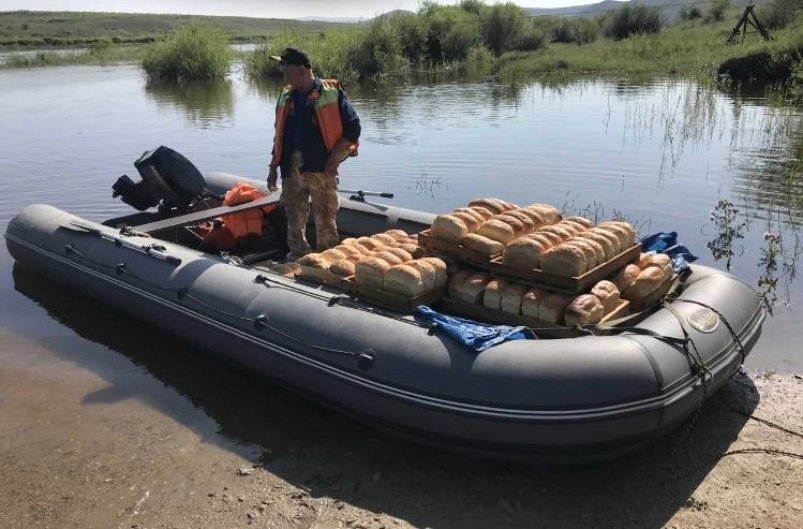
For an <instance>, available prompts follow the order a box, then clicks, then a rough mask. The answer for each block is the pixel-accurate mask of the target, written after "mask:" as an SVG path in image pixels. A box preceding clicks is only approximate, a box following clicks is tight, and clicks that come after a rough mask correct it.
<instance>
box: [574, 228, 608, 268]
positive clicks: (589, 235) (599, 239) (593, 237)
mask: <svg viewBox="0 0 803 529" xmlns="http://www.w3.org/2000/svg"><path fill="white" fill-rule="evenodd" d="M575 237H579V238H582V239H588V240H590V241H594V242H595V243H597V244H598V245H599V246H600V247H601V248H602V250H603V254H602V260H600V261H598V262H597V264H598V265H599V264H602V263H605V262H607V261H608V260H609V259H611V258H612V257H613V256H614V255H616V254H617V252H616V248H615V247H614V245H613V244H612V243H611V241H610V240H609V239H608V238H607V237H605V236H603V235H600V234H598V233H594V232H592V231H591V230H586V231H583V232H580V233H578V234H577V235H575Z"/></svg>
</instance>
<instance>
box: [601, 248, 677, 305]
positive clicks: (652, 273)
mask: <svg viewBox="0 0 803 529" xmlns="http://www.w3.org/2000/svg"><path fill="white" fill-rule="evenodd" d="M671 278H672V260H671V259H670V258H669V256H668V255H666V254H665V253H658V254H646V253H643V254H641V256H640V257H639V260H638V261H635V262H633V263H631V264H629V265H627V266H625V267H624V268H622V269H621V270H620V271H619V272H618V273H617V274H616V276H615V277H614V279H613V281H614V283H616V285H617V286H618V287H619V290H620V291H621V292H622V297H623V298H625V299H627V300H628V301H630V302H631V303H633V304H634V305H636V306H640V305H642V304H643V302H644V299H645V298H646V297H647V296H649V295H650V294H652V293H653V292H655V291H656V290H658V289H659V288H660V287H661V286H662V285H664V284H665V283H666V282H667V281H668V280H670V279H671Z"/></svg>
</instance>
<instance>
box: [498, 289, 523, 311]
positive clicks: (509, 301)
mask: <svg viewBox="0 0 803 529" xmlns="http://www.w3.org/2000/svg"><path fill="white" fill-rule="evenodd" d="M528 289H529V287H527V286H526V285H522V284H520V283H509V284H508V285H507V287H505V290H504V291H503V292H502V301H501V303H500V308H501V309H502V312H506V313H508V314H518V315H520V314H521V302H522V297H523V296H524V293H525V292H527V290H528Z"/></svg>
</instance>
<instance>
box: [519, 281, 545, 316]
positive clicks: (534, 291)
mask: <svg viewBox="0 0 803 529" xmlns="http://www.w3.org/2000/svg"><path fill="white" fill-rule="evenodd" d="M548 296H549V293H548V292H547V291H546V290H542V289H540V288H531V289H529V290H528V291H527V292H525V293H524V295H523V296H522V297H521V314H522V315H523V316H527V317H528V318H532V319H534V320H542V321H543V320H544V318H542V317H541V305H542V304H543V302H544V300H545V299H546V298H547V297H548Z"/></svg>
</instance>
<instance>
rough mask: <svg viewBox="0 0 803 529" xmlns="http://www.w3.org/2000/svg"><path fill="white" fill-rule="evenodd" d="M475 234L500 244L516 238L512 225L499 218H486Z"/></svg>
mask: <svg viewBox="0 0 803 529" xmlns="http://www.w3.org/2000/svg"><path fill="white" fill-rule="evenodd" d="M477 235H482V236H483V237H487V238H489V239H491V240H494V241H497V242H501V243H502V244H507V243H508V242H510V241H512V240H513V239H515V238H516V232H515V230H514V229H513V227H512V226H510V225H509V224H508V223H506V222H504V221H502V220H499V219H490V220H486V221H485V222H484V223H483V224H482V226H480V227H479V229H478V230H477Z"/></svg>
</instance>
